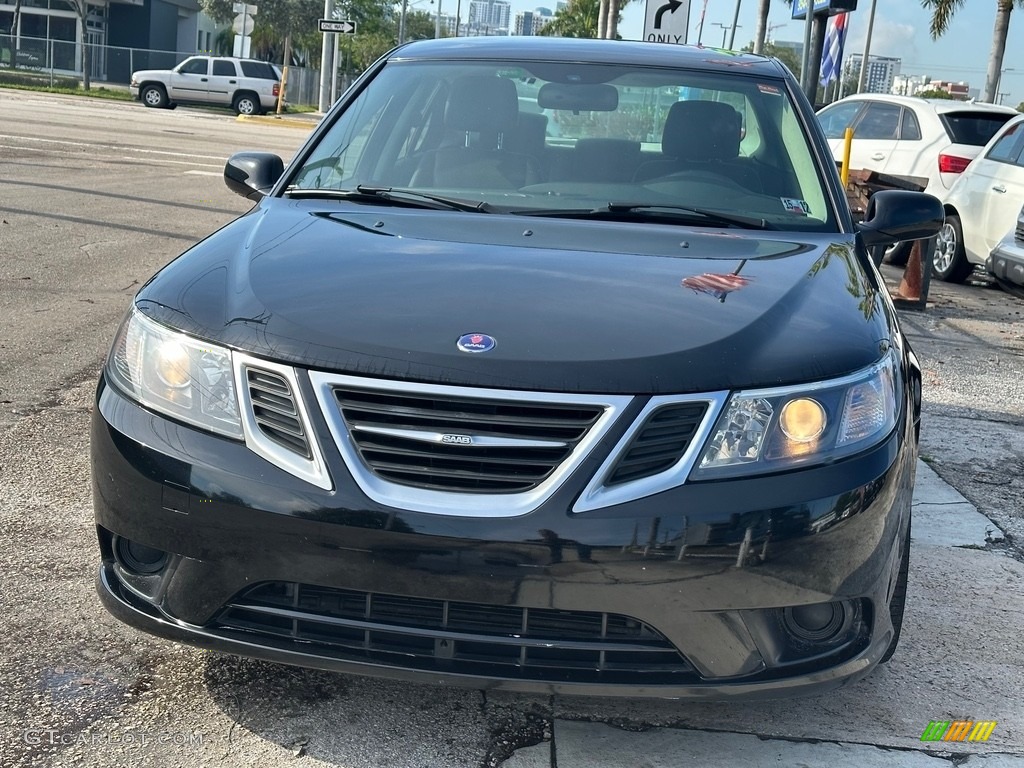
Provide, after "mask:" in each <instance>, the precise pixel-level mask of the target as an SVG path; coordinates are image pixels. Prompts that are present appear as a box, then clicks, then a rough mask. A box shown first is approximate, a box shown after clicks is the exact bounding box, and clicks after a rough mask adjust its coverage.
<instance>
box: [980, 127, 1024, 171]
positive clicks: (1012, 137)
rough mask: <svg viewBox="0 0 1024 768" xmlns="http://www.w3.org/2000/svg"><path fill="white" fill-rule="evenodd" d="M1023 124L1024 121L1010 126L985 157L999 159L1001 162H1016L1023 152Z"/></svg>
mask: <svg viewBox="0 0 1024 768" xmlns="http://www.w3.org/2000/svg"><path fill="white" fill-rule="evenodd" d="M1022 125H1024V123H1017V124H1016V125H1012V126H1010V127H1009V128H1008V129H1007V130H1006V133H1004V134H1003V135H1002V136H1000V137H999V139H997V140H996V143H995V144H993V145H992V149H990V150H989V151H988V154H987V155H985V157H987V158H988V159H989V160H998V161H999V162H1001V163H1016V162H1017V161H1018V158H1019V156H1020V152H1021V141H1022V139H1024V130H1022V129H1021V126H1022Z"/></svg>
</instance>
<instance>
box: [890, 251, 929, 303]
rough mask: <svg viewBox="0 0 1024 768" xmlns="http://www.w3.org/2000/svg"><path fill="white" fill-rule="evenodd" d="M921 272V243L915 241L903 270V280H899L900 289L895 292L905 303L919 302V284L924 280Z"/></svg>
mask: <svg viewBox="0 0 1024 768" xmlns="http://www.w3.org/2000/svg"><path fill="white" fill-rule="evenodd" d="M922 270H923V265H922V263H921V241H920V240H915V241H914V245H913V247H912V248H911V249H910V256H909V257H908V258H907V266H906V267H904V269H903V279H902V280H900V287H899V289H897V291H896V295H897V296H898V297H899V298H901V299H905V300H907V301H920V300H921V283H922V282H923V279H924V272H923V271H922Z"/></svg>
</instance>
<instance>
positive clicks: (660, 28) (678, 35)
mask: <svg viewBox="0 0 1024 768" xmlns="http://www.w3.org/2000/svg"><path fill="white" fill-rule="evenodd" d="M689 25H690V0H647V18H646V20H645V22H644V40H646V41H647V42H649V43H675V44H677V45H682V44H683V43H685V42H686V28H687V27H688V26H689Z"/></svg>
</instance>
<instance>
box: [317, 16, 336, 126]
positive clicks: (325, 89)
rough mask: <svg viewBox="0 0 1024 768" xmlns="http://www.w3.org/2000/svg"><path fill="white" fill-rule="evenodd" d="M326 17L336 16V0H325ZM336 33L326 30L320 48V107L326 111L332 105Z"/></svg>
mask: <svg viewBox="0 0 1024 768" xmlns="http://www.w3.org/2000/svg"><path fill="white" fill-rule="evenodd" d="M324 18H325V19H333V18H334V0H324ZM334 37H335V35H334V33H332V32H324V37H323V47H322V48H321V50H320V103H319V105H318V109H319V110H320V111H321V112H326V111H327V110H328V109H329V108H330V105H331V69H332V68H334V66H335V65H336V62H335V61H334V46H335V43H334Z"/></svg>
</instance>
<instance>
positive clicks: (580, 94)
mask: <svg viewBox="0 0 1024 768" xmlns="http://www.w3.org/2000/svg"><path fill="white" fill-rule="evenodd" d="M537 104H538V106H540V108H541V109H564V110H568V111H571V112H612V111H614V110H615V109H617V108H618V106H619V92H618V91H617V90H615V87H614V86H611V85H608V84H607V83H545V84H544V85H542V86H541V88H540V90H539V91H538V92H537Z"/></svg>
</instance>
